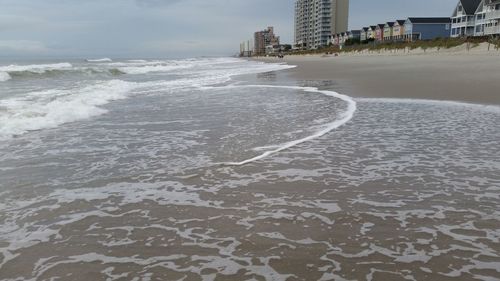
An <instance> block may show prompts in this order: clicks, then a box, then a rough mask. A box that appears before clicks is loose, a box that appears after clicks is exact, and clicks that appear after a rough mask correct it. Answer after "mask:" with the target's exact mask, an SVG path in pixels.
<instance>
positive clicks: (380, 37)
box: [375, 23, 385, 41]
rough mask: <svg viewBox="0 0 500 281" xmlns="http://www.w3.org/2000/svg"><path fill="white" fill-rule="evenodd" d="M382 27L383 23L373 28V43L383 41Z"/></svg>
mask: <svg viewBox="0 0 500 281" xmlns="http://www.w3.org/2000/svg"><path fill="white" fill-rule="evenodd" d="M384 27H385V24H384V23H381V24H377V27H376V28H375V41H384Z"/></svg>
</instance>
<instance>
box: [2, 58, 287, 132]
mask: <svg viewBox="0 0 500 281" xmlns="http://www.w3.org/2000/svg"><path fill="white" fill-rule="evenodd" d="M213 61H214V60H202V61H196V60H191V61H190V60H186V65H180V62H181V61H177V62H173V63H172V65H159V66H155V65H154V64H156V63H158V62H157V61H155V62H146V63H139V62H138V63H131V64H132V65H137V66H131V67H123V69H124V70H126V71H127V73H133V74H141V73H142V74H146V73H149V72H155V71H159V72H166V71H168V69H177V70H179V69H180V68H189V67H191V66H192V65H199V66H202V65H204V67H196V68H195V69H194V70H192V71H191V70H190V71H187V72H186V73H183V78H181V79H176V80H169V81H164V80H160V81H150V82H142V83H135V82H126V81H121V80H111V81H107V82H98V83H97V84H95V85H89V86H86V87H81V86H79V87H74V88H62V89H50V90H41V91H36V92H29V93H26V94H23V95H16V96H15V97H14V98H8V99H3V100H1V99H0V108H1V109H2V110H1V111H0V139H8V138H10V137H13V136H17V135H22V134H24V133H26V132H29V131H34V130H40V129H47V128H55V127H57V126H59V125H61V124H65V123H69V122H74V121H78V120H83V119H88V118H90V117H94V116H97V115H100V114H103V113H106V110H105V109H103V108H101V107H99V106H102V105H105V104H107V103H108V102H110V101H112V100H116V99H122V98H125V97H127V96H128V94H129V93H130V92H132V91H133V92H134V94H153V93H160V94H165V93H168V92H169V91H171V90H175V89H185V88H194V89H195V88H197V87H204V86H207V85H213V84H219V83H224V82H227V81H228V80H230V79H231V76H234V75H240V74H251V73H261V72H267V71H277V70H281V69H287V68H291V67H292V66H287V65H280V64H264V63H251V64H249V63H247V62H245V61H242V60H235V59H218V60H216V61H215V64H223V63H227V62H229V64H228V65H223V66H219V67H218V68H214V67H213V65H212V64H211V63H212V62H213ZM120 64H123V63H120ZM109 65H111V64H109ZM125 65H127V64H125ZM139 65H142V66H139ZM55 69H57V70H71V71H78V70H79V69H80V68H78V67H73V66H72V65H71V64H69V63H61V64H47V65H25V66H17V65H11V66H6V67H1V68H0V73H2V71H13V72H19V71H29V72H33V73H43V72H44V71H47V70H55ZM6 75H8V73H7V74H6ZM6 75H4V76H5V77H4V79H7V76H6ZM184 76H185V78H184ZM9 77H10V76H9ZM93 83H94V82H93Z"/></svg>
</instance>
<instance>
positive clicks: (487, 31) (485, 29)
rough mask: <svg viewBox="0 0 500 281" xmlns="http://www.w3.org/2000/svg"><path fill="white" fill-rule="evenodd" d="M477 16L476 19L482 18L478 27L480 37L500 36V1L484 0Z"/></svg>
mask: <svg viewBox="0 0 500 281" xmlns="http://www.w3.org/2000/svg"><path fill="white" fill-rule="evenodd" d="M476 15H477V16H476V19H477V18H481V19H479V20H478V26H476V30H477V28H478V27H479V29H480V31H479V32H477V33H478V35H497V36H498V35H500V0H483V1H482V3H481V5H480V6H479V8H478V11H477V13H476ZM481 15H482V16H481ZM481 25H482V28H481ZM481 29H482V32H481ZM481 33H482V34H481Z"/></svg>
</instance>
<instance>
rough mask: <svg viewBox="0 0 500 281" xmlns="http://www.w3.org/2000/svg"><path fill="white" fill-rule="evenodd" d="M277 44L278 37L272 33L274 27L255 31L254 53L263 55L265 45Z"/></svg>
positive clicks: (278, 42) (278, 41)
mask: <svg viewBox="0 0 500 281" xmlns="http://www.w3.org/2000/svg"><path fill="white" fill-rule="evenodd" d="M279 44H280V38H279V36H276V35H275V34H274V27H272V26H270V27H268V28H267V29H264V30H262V31H257V32H255V34H254V54H255V55H257V56H259V55H264V54H265V53H266V47H268V46H276V45H279Z"/></svg>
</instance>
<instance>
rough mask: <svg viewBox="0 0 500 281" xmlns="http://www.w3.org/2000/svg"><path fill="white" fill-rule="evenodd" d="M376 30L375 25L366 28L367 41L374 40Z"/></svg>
mask: <svg viewBox="0 0 500 281" xmlns="http://www.w3.org/2000/svg"><path fill="white" fill-rule="evenodd" d="M376 29H377V26H376V25H370V27H369V28H368V33H367V36H368V38H367V40H369V39H375V30H376Z"/></svg>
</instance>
